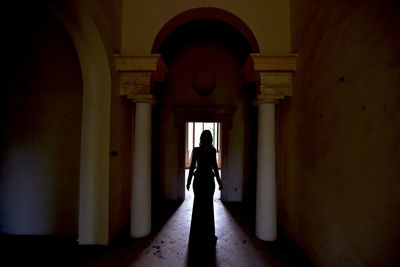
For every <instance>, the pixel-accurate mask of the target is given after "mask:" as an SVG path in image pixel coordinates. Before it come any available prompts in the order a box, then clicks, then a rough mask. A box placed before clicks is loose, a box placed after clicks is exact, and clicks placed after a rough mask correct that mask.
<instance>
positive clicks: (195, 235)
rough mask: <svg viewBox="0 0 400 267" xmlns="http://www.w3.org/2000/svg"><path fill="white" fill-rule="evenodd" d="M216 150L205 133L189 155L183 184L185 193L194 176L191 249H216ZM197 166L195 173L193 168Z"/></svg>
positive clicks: (206, 132)
mask: <svg viewBox="0 0 400 267" xmlns="http://www.w3.org/2000/svg"><path fill="white" fill-rule="evenodd" d="M216 155H217V153H216V150H215V148H214V147H213V146H212V135H211V132H210V131H209V130H205V131H203V132H202V133H201V136H200V147H195V148H194V149H193V154H192V162H191V164H190V170H189V176H188V180H187V184H186V188H187V190H189V189H190V183H191V181H192V177H193V175H194V181H193V191H194V201H193V211H192V223H191V226H190V236H189V244H190V246H191V247H193V246H196V247H197V246H206V248H207V247H208V246H209V245H215V242H216V241H217V237H216V236H215V226H214V206H213V204H214V203H213V199H214V190H215V183H214V176H215V177H216V178H217V182H218V184H219V190H221V189H222V183H221V179H220V177H219V172H218V165H217V160H216ZM196 162H197V170H196V171H195V172H194V168H195V166H196Z"/></svg>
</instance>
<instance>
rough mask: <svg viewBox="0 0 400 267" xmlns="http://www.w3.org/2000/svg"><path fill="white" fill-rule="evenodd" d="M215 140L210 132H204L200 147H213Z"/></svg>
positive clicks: (201, 136)
mask: <svg viewBox="0 0 400 267" xmlns="http://www.w3.org/2000/svg"><path fill="white" fill-rule="evenodd" d="M212 142H213V138H212V134H211V132H210V130H204V131H203V132H202V133H201V135H200V147H202V146H212Z"/></svg>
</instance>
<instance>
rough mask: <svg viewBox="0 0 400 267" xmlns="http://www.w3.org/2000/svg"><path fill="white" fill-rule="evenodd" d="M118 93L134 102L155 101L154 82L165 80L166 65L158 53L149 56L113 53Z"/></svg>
mask: <svg viewBox="0 0 400 267" xmlns="http://www.w3.org/2000/svg"><path fill="white" fill-rule="evenodd" d="M114 59H115V65H116V68H117V70H118V73H119V87H120V95H121V96H126V98H128V99H131V100H132V101H133V102H134V103H139V102H141V103H152V104H155V103H157V100H156V99H155V97H154V96H153V95H152V93H153V89H154V85H155V82H162V81H164V80H165V75H166V73H167V72H168V71H167V67H166V65H165V63H164V60H163V59H162V57H161V55H159V54H152V55H150V56H131V55H115V56H114Z"/></svg>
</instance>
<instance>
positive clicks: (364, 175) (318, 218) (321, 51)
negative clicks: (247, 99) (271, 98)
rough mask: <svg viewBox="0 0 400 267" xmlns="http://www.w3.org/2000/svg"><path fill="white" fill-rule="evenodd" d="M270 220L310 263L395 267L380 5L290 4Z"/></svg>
mask: <svg viewBox="0 0 400 267" xmlns="http://www.w3.org/2000/svg"><path fill="white" fill-rule="evenodd" d="M291 9H292V47H293V50H294V52H297V53H299V55H300V56H299V61H298V70H297V71H296V74H295V79H294V90H293V96H292V97H290V98H289V99H287V100H285V101H282V103H280V104H279V105H278V218H279V222H280V224H281V225H282V226H283V228H284V230H285V231H286V232H287V233H288V234H289V236H290V237H291V238H292V239H293V240H295V242H296V243H297V244H298V245H299V246H300V247H301V248H302V249H303V251H305V252H306V254H307V255H308V256H309V258H310V259H311V261H312V262H313V263H314V264H315V265H316V266H398V265H399V262H400V258H399V256H398V251H400V246H399V241H400V231H399V227H398V226H399V224H400V212H399V207H400V195H399V188H400V180H399V179H398V178H399V172H400V160H399V156H398V151H399V150H400V142H399V138H400V124H399V123H398V122H399V119H400V91H399V87H400V64H399V62H400V61H399V60H400V53H399V50H398V48H399V47H400V38H399V34H398V33H399V32H400V24H399V22H398V12H399V6H398V4H395V2H394V1H393V2H390V1H384V2H382V1H334V2H327V1H297V0H292V1H291Z"/></svg>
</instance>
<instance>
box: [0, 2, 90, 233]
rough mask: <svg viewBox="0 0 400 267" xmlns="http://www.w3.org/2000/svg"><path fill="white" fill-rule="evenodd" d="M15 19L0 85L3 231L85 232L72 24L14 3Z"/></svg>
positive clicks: (79, 83) (11, 11)
mask: <svg viewBox="0 0 400 267" xmlns="http://www.w3.org/2000/svg"><path fill="white" fill-rule="evenodd" d="M7 8H8V9H7V16H5V17H2V19H4V18H9V19H10V20H11V21H12V18H13V17H14V16H17V14H18V17H19V20H18V21H14V23H12V24H10V23H8V24H4V23H2V25H8V27H7V29H6V30H5V31H2V35H3V37H5V39H7V40H8V41H7V42H6V43H5V44H6V48H7V49H5V50H3V53H4V51H6V52H5V53H4V56H3V66H6V72H5V74H6V75H5V76H4V79H3V87H2V90H1V100H0V101H1V104H0V105H1V115H0V123H1V128H2V129H1V135H0V164H1V165H0V232H1V233H6V234H29V235H36V234H40V235H45V234H68V235H77V233H78V197H79V167H80V161H79V159H80V147H81V146H80V143H81V135H80V134H81V132H80V131H81V116H82V114H81V110H82V109H81V106H82V79H81V72H80V66H79V61H78V58H77V55H76V52H75V49H74V47H73V44H72V42H71V39H70V38H69V36H68V34H67V32H66V30H65V29H64V27H63V26H62V24H61V23H60V22H59V21H58V19H57V18H56V17H55V15H54V14H52V13H51V11H50V10H48V9H41V8H36V7H35V8H32V7H31V6H29V5H28V6H25V7H23V8H21V7H18V8H16V6H13V5H11V6H7Z"/></svg>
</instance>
